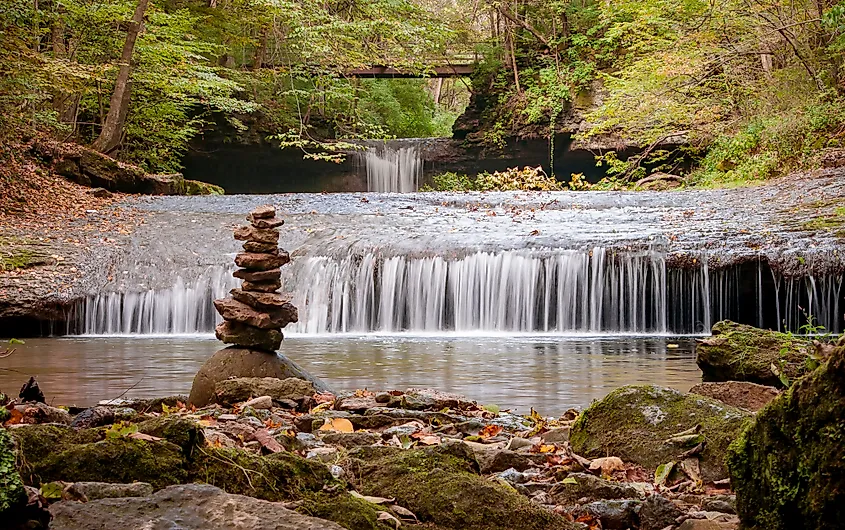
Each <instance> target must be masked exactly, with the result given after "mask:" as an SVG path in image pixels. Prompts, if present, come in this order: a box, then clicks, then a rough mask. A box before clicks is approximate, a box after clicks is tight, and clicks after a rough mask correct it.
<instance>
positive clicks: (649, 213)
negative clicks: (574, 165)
mask: <svg viewBox="0 0 845 530" xmlns="http://www.w3.org/2000/svg"><path fill="white" fill-rule="evenodd" d="M402 149H405V147H403V148H402ZM415 157H418V154H415V152H412V151H409V150H404V151H403V150H401V149H400V150H399V151H397V152H395V153H391V152H385V151H376V152H373V153H370V154H368V155H366V156H362V160H363V162H362V163H364V164H366V166H367V172H368V173H367V174H368V179H369V181H370V183H371V184H370V185H371V188H373V189H377V190H384V189H396V190H399V191H403V192H405V191H411V190H413V189H415V188H416V185H417V184H418V178H419V164H417V162H416V161H417V158H415ZM394 166H395V167H394ZM391 168H392V169H391ZM843 195H845V183H843V182H840V181H839V180H837V179H835V178H821V177H817V178H813V179H804V180H801V179H797V180H793V181H790V183H789V185H788V186H784V185H780V184H778V183H773V184H771V185H763V186H758V187H753V188H752V187H749V188H742V189H733V190H690V191H675V192H639V193H635V192H578V193H572V192H532V193H525V192H490V193H475V192H473V193H445V192H437V193H434V192H429V193H383V192H362V193H336V194H318V193H312V194H279V195H227V196H216V197H215V196H205V197H140V198H134V199H131V200H129V201H127V203H126V204H125V207H127V208H133V209H135V210H136V212H137V214H138V216H140V217H142V218H143V222H142V223H141V224H139V225H138V226H137V227H136V229H135V231H134V233H133V234H132V237H131V238H127V242H126V243H125V245H124V247H123V249H122V252H120V253H119V254H120V256H119V257H118V258H117V259H116V260H115V261H109V262H106V263H103V262H102V261H97V260H96V259H92V260H91V261H90V262H88V263H86V264H83V265H82V267H83V269H84V270H85V278H86V280H85V281H84V282H82V283H80V285H78V286H76V290H77V292H80V293H81V294H82V297H81V298H80V301H79V302H78V303H77V304H76V305H75V306H74V307H73V308H72V309H71V310H70V311H69V312H68V318H67V321H66V322H62V323H61V324H60V325H57V326H56V327H54V330H53V331H54V333H55V334H57V335H65V337H64V338H62V337H56V338H45V339H33V340H30V341H27V344H26V345H24V346H22V347H20V348H19V351H18V352H17V353H16V354H15V355H13V356H12V357H11V358H10V359H8V360H7V361H6V363H5V364H4V367H8V369H9V370H6V371H1V372H0V389H3V390H6V391H9V389H10V388H15V387H19V385H20V384H21V383H22V381H23V380H24V379H25V376H26V375H30V374H31V375H37V376H38V378H39V381H40V382H41V385H42V387H43V388H44V391H45V393H46V394H47V396H48V398H49V399H50V400H53V401H55V402H56V403H73V404H77V405H90V404H92V403H94V402H96V401H98V400H100V399H106V398H110V397H115V396H117V395H121V394H123V393H124V392H125V393H126V395H127V396H145V397H149V396H162V395H167V394H174V393H187V392H188V390H189V388H190V383H191V380H192V378H193V374H194V373H196V370H197V369H198V368H199V366H200V365H201V364H202V362H203V361H204V360H205V359H207V358H208V357H209V356H210V355H211V354H212V353H213V352H214V351H216V350H217V349H219V348H220V347H221V344H220V343H219V342H217V341H215V340H213V339H212V338H211V337H212V333H213V330H214V327H215V325H216V323H217V322H219V321H220V319H219V317H218V315H217V314H216V312H215V311H214V309H213V306H212V300H214V299H216V298H222V297H225V296H226V295H227V293H228V291H229V290H230V289H231V288H233V287H236V286H237V285H238V283H237V281H236V280H235V279H234V278H232V276H231V273H232V271H233V270H234V265H233V264H232V260H233V258H234V255H235V254H236V253H237V252H238V251H239V248H240V245H239V243H238V242H236V241H235V240H234V239H233V238H232V229H233V227H235V226H237V225H238V224H242V223H243V222H244V216H245V215H246V213H247V212H249V211H250V210H251V209H253V208H255V207H256V206H259V205H262V204H268V203H269V204H273V205H275V207H276V209H277V211H278V213H279V215H280V217H282V218H283V219H284V220H285V225H284V226H283V227H281V240H280V246H282V247H283V248H285V249H287V250H288V251H289V252H290V254H291V258H292V262H291V264H290V265H288V266H286V267H284V268H283V287H282V292H284V293H286V294H287V295H288V296H289V298H290V299H291V300H292V301H293V303H294V304H295V305H296V306H297V307H298V308H299V322H298V323H296V324H293V325H291V326H289V327H288V328H287V329H286V330H285V334H286V336H287V339H286V340H285V341H284V343H283V345H282V350H283V351H284V352H285V353H288V354H289V355H291V357H292V358H294V359H295V360H296V361H297V362H298V363H300V364H302V365H303V366H304V367H305V368H306V369H308V370H310V371H312V372H313V373H314V374H316V375H318V376H320V377H322V378H324V379H325V380H326V381H327V382H328V383H329V384H330V385H333V386H334V387H336V388H337V389H341V390H353V389H357V388H371V389H375V390H382V389H393V388H398V389H402V388H404V387H411V386H425V387H435V388H438V389H440V390H444V391H450V392H458V393H464V394H466V395H467V396H469V397H470V398H473V399H476V400H479V401H481V402H488V403H495V404H497V405H500V406H503V407H515V408H517V409H519V410H521V411H525V410H526V409H528V408H530V407H531V406H534V407H535V408H541V409H543V410H544V412H545V413H550V414H557V413H560V412H563V411H565V410H566V409H567V408H569V407H573V406H579V407H583V406H585V405H587V404H589V403H590V401H591V400H593V399H596V398H600V397H602V396H603V395H605V394H607V393H608V392H609V391H610V390H612V389H613V388H616V387H618V386H621V385H625V384H632V383H653V384H659V385H667V386H675V387H676V388H679V389H681V390H685V389H688V388H689V387H690V386H691V385H693V384H694V383H696V382H698V381H699V380H700V372H699V371H698V369H697V367H696V365H695V361H694V342H693V341H692V339H690V338H689V337H691V336H698V335H703V334H707V333H709V331H710V328H711V326H712V325H713V324H714V323H715V322H718V321H719V320H723V319H731V320H735V321H738V322H741V323H747V324H751V325H755V326H758V327H767V328H772V329H780V330H791V331H799V329H800V327H801V326H802V325H803V324H804V323H806V319H807V316H808V315H812V317H813V319H814V321H815V322H817V323H818V324H820V325H822V326H824V327H825V328H826V329H827V330H829V331H832V332H840V331H841V330H842V329H843V328H845V316H843V309H845V299H843V295H845V293H844V292H843V289H842V283H843V275H842V271H843V269H845V267H843V257H842V255H841V254H840V253H839V251H838V247H839V244H840V243H839V241H838V239H837V236H836V235H835V234H833V233H831V232H820V231H812V230H810V229H809V228H808V227H807V226H806V225H801V224H796V221H795V218H796V213H795V212H796V211H797V210H796V209H801V208H804V209H806V210H812V209H815V211H823V210H820V209H823V208H825V207H826V206H825V205H829V204H834V203H835V201H837V200H839V199H838V198H840V197H842V196H843ZM787 205H788V206H787ZM94 254H95V252H94V251H92V255H94ZM678 336H680V337H686V338H681V339H673V338H672V337H678Z"/></svg>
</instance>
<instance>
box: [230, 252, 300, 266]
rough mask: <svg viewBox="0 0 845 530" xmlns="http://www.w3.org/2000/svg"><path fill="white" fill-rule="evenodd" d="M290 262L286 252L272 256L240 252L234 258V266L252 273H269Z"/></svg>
mask: <svg viewBox="0 0 845 530" xmlns="http://www.w3.org/2000/svg"><path fill="white" fill-rule="evenodd" d="M289 262H290V256H289V255H288V253H287V252H285V253H284V254H279V255H278V256H274V255H273V254H259V253H257V252H241V253H240V254H238V255H237V256H235V265H237V266H238V267H242V268H244V269H249V270H253V271H269V270H271V269H278V268H279V267H281V266H282V265H286V264H287V263H289Z"/></svg>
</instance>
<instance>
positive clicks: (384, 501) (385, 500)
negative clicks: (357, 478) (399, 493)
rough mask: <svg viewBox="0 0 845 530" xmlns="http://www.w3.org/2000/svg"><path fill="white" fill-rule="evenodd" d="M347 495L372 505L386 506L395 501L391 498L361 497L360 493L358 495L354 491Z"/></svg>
mask: <svg viewBox="0 0 845 530" xmlns="http://www.w3.org/2000/svg"><path fill="white" fill-rule="evenodd" d="M349 494H350V495H352V496H353V497H355V498H358V499H363V500H365V501H367V502H371V503H373V504H387V503H389V502H395V501H396V499H395V498H393V497H391V498H389V499H388V498H387V497H371V496H369V495H361V494H360V493H358V492H357V491H355V490H352V491H350V492H349Z"/></svg>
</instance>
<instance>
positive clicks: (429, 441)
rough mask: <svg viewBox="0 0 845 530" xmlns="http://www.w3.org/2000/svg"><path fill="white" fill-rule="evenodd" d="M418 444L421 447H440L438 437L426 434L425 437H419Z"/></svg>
mask: <svg viewBox="0 0 845 530" xmlns="http://www.w3.org/2000/svg"><path fill="white" fill-rule="evenodd" d="M419 442H420V443H421V444H423V445H440V437H439V436H434V435H433V434H428V435H425V436H421V437H420V438H419Z"/></svg>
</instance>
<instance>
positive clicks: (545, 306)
mask: <svg viewBox="0 0 845 530" xmlns="http://www.w3.org/2000/svg"><path fill="white" fill-rule="evenodd" d="M697 263H698V267H693V268H685V269H678V268H668V267H667V264H666V256H665V255H664V254H663V253H661V252H659V251H656V250H641V251H626V252H615V251H612V250H608V249H605V248H602V247H596V248H593V249H588V250H550V249H545V250H512V251H501V252H494V253H489V252H476V253H471V254H468V255H466V256H463V257H459V258H449V259H446V258H443V257H440V256H382V255H380V254H379V253H377V252H372V251H364V252H362V253H360V254H350V255H346V256H340V257H329V256H310V257H303V258H300V259H298V260H295V261H294V262H293V267H291V269H290V270H289V271H286V274H288V275H289V277H287V278H286V279H285V283H286V284H287V285H288V289H287V290H289V291H291V292H292V293H293V296H294V299H293V302H294V304H295V305H296V306H297V307H298V308H299V315H300V322H299V323H298V324H294V325H291V326H289V327H288V328H287V330H286V331H288V332H296V333H305V334H319V333H368V332H381V333H396V332H423V333H429V332H430V333H439V332H459V333H465V332H507V333H538V332H539V333H590V334H598V333H661V334H667V333H668V334H672V333H676V334H688V333H706V332H708V331H709V330H710V328H711V326H712V325H713V323H715V322H717V321H719V320H723V319H731V320H735V321H737V322H742V323H747V324H752V325H756V326H759V327H769V328H773V329H779V330H790V331H799V328H800V326H802V325H803V324H804V323H805V322H806V316H805V314H810V315H813V316H814V317H815V319H816V321H817V322H818V323H820V324H821V325H823V326H825V327H826V328H827V329H828V330H829V331H831V332H834V333H838V332H840V331H841V329H842V327H843V315H842V314H841V308H842V297H843V294H845V293H843V290H842V283H843V277H842V276H841V275H825V276H803V277H796V278H792V277H789V278H787V277H782V276H780V275H779V274H777V273H776V272H774V271H772V270H771V269H770V268H769V266H768V264H766V263H765V262H758V263H756V264H753V263H752V264H744V265H740V266H735V267H729V268H726V269H720V270H710V269H709V268H708V266H707V260H706V259H702V260H698V262H697ZM231 272H232V271H231V270H230V269H228V268H225V267H214V268H210V269H209V270H208V271H206V273H205V274H203V275H201V276H200V277H199V278H197V279H196V280H193V281H184V280H182V279H181V278H180V279H178V280H177V281H176V282H175V284H174V286H173V287H172V288H170V289H163V290H152V291H147V292H142V293H107V294H101V295H96V296H92V297H90V298H88V299H87V300H85V301H84V302H83V303H82V304H80V305H79V306H78V308H77V311H78V313H77V319H76V320H77V328H76V330H77V331H78V332H81V333H85V334H166V333H209V332H211V331H213V329H214V325H215V323H216V322H218V321H219V320H218V317H217V315H216V313H215V311H214V308H213V306H212V303H211V302H212V300H214V299H215V298H222V297H224V296H225V295H226V293H227V292H228V290H229V289H231V288H232V287H236V286H237V284H238V282H237V280H235V279H234V278H232V277H231Z"/></svg>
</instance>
